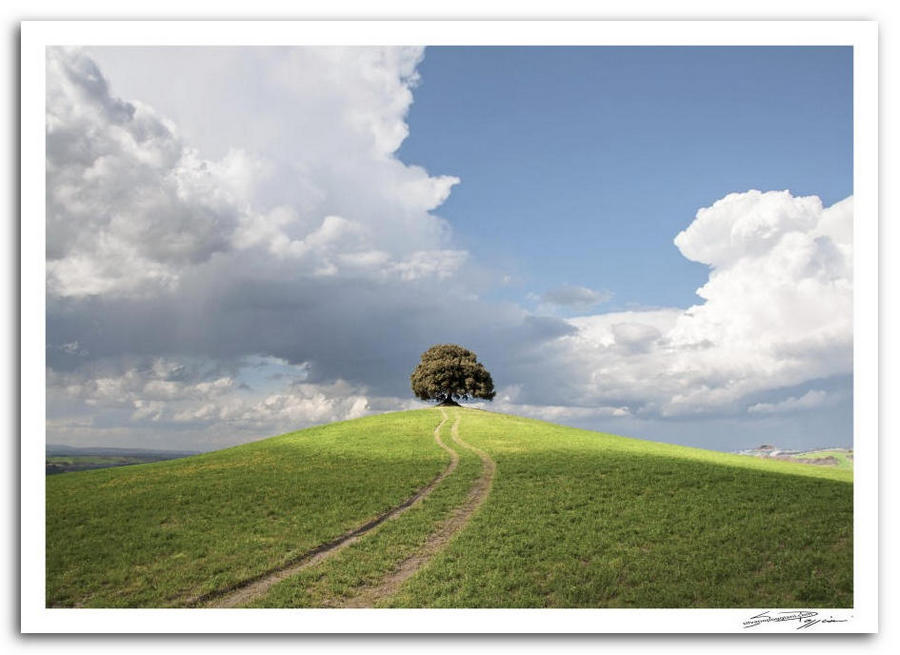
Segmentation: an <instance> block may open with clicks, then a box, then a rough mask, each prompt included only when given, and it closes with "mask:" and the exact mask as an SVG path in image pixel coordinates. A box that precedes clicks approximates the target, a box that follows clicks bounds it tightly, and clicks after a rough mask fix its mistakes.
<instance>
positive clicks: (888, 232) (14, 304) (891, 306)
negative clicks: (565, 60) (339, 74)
mask: <svg viewBox="0 0 900 655" xmlns="http://www.w3.org/2000/svg"><path fill="white" fill-rule="evenodd" d="M134 4H136V5H137V8H136V9H132V10H130V11H129V12H128V13H123V11H122V9H121V8H120V5H124V3H113V2H93V1H91V2H80V3H77V4H75V3H71V2H69V3H65V2H43V3H38V2H31V3H24V2H19V1H17V0H13V2H8V3H7V5H6V6H4V9H2V10H0V12H2V14H3V18H4V19H5V20H4V22H3V25H4V27H5V28H6V30H5V36H6V40H5V45H6V49H5V50H4V53H5V55H6V62H5V63H6V65H5V66H4V67H3V68H2V75H4V82H5V86H4V88H5V89H6V91H7V94H6V97H7V99H8V102H6V103H2V111H3V112H4V113H3V118H4V119H5V120H4V125H5V126H6V128H7V129H6V130H5V131H4V138H5V139H6V142H5V145H6V147H5V148H4V151H3V152H4V153H5V155H6V156H5V157H4V158H3V160H2V162H3V163H2V166H4V167H5V169H6V170H5V172H6V175H4V176H2V178H0V179H2V183H3V184H4V185H5V187H4V191H5V193H4V194H3V198H5V199H8V202H9V212H8V216H9V217H10V218H9V221H8V224H7V231H6V232H5V233H4V236H5V239H6V240H5V241H4V244H5V245H6V246H7V249H6V254H7V266H6V268H5V269H4V271H5V274H6V276H7V279H6V282H7V284H6V285H5V287H4V289H5V291H6V294H7V296H6V299H7V307H8V313H9V320H8V321H7V322H6V323H5V324H4V325H5V329H6V330H7V332H6V336H7V338H6V340H5V342H4V343H5V345H6V348H5V349H4V350H3V357H4V359H3V361H2V364H4V365H5V366H4V367H3V368H4V370H5V371H7V375H6V376H5V377H3V378H2V384H3V385H4V388H3V391H4V392H5V393H2V394H0V399H2V401H3V402H4V403H6V404H5V405H4V407H3V409H4V410H5V412H4V414H5V416H7V417H8V420H9V423H8V424H9V425H10V430H9V433H8V450H7V460H8V469H7V486H6V489H7V490H8V498H7V502H6V503H4V505H3V509H4V519H6V520H5V525H6V526H8V533H7V534H8V535H9V538H7V539H5V540H3V541H2V542H0V543H2V548H3V550H4V554H5V555H6V557H5V558H4V560H3V561H4V562H6V563H7V566H8V569H7V580H8V584H7V593H6V594H5V595H4V596H3V600H4V612H3V614H4V617H3V618H4V619H5V621H4V623H3V626H4V628H5V630H4V631H3V632H4V638H5V640H6V641H7V642H8V643H7V645H8V646H11V647H13V648H15V649H16V650H20V649H21V650H24V649H27V650H29V651H37V652H43V651H45V650H46V651H51V652H53V651H56V650H67V651H68V650H76V651H77V650H80V649H89V650H90V651H91V652H93V651H95V650H100V651H102V650H106V649H111V650H114V651H119V650H122V649H123V647H126V648H128V649H129V650H132V649H138V650H146V651H148V652H156V651H157V650H160V649H175V650H182V649H187V648H190V649H191V650H198V649H199V650H206V649H212V648H215V649H216V650H217V651H218V650H225V651H229V650H232V649H240V650H245V649H248V648H253V649H255V648H259V647H261V646H263V647H266V648H269V647H271V648H273V649H276V650H287V649H291V650H293V649H295V648H298V647H299V648H314V649H320V648H322V647H323V646H327V647H328V649H329V650H331V649H344V650H350V649H352V650H361V649H364V650H365V651H398V650H399V651H407V650H410V651H411V650H413V649H415V650H416V651H419V650H421V649H423V648H428V649H436V650H439V651H444V650H451V651H452V650H459V649H463V648H465V649H467V650H468V649H471V648H476V650H479V649H490V650H491V651H503V652H511V651H512V650H513V649H515V650H516V651H518V650H538V651H544V650H547V649H550V648H553V649H556V648H559V647H563V648H571V649H573V650H587V649H591V650H592V651H594V650H596V649H598V648H605V647H609V646H611V645H613V643H616V644H618V646H619V647H621V648H624V647H628V648H629V650H631V649H632V648H634V647H635V646H638V645H639V644H640V645H641V647H642V648H646V649H648V650H649V649H653V650H656V649H665V650H685V649H691V650H694V649H696V648H711V649H714V650H716V651H718V650H720V649H721V648H722V647H723V645H724V644H723V643H722V640H723V639H725V638H724V637H719V638H710V637H706V638H693V639H692V638H688V637H663V636H658V637H635V636H632V637H618V638H616V637H609V636H607V637H578V638H574V637H571V638H565V637H555V638H542V637H534V636H531V637H518V638H515V637H503V638H487V637H482V638H477V639H476V638H464V637H453V638H451V637H443V638H435V637H432V638H430V639H428V638H426V637H416V638H409V637H407V638H405V639H395V640H388V639H387V638H385V637H364V636H360V637H355V638H341V639H336V638H329V639H325V638H318V639H313V638H310V637H305V638H288V637H281V638H270V639H266V640H264V641H262V642H261V641H260V638H258V637H257V638H252V637H248V638H240V637H218V638H214V637H206V638H203V639H199V638H187V637H182V638H163V637H152V638H150V637H147V638H143V639H137V638H134V637H132V638H130V639H127V640H126V638H124V637H118V638H104V639H99V638H95V639H89V638H85V637H80V638H77V637H53V638H51V637H27V638H23V637H19V636H18V634H17V633H18V624H19V619H18V607H17V606H18V597H19V588H18V577H19V574H18V552H17V550H18V548H17V543H18V526H17V523H18V500H19V499H18V476H17V472H16V471H17V468H18V449H17V442H18V438H19V425H18V422H17V411H18V394H17V392H18V368H17V367H18V333H17V330H18V328H17V324H18V314H17V311H18V297H17V295H18V293H17V288H18V277H17V276H18V267H19V257H18V231H17V228H16V225H17V218H18V213H19V208H18V202H17V200H18V199H17V187H18V177H17V172H18V146H17V134H18V109H17V107H18V95H17V93H18V82H19V80H18V65H19V62H18V56H17V55H18V40H17V24H18V21H19V20H21V19H40V18H46V19H67V18H76V19H106V18H122V19H129V18H131V19H134V18H158V19H163V18H166V19H177V18H183V19H192V18H212V19H218V18H245V19H246V18H294V19H301V18H319V19H324V18H328V19H341V18H362V19H366V18H378V17H380V18H419V19H429V18H432V19H437V18H469V19H479V18H484V19H490V18H543V19H547V18H593V19H626V18H627V19H646V18H653V19H671V18H680V19H688V18H691V19H709V18H716V19H748V18H754V19H821V18H830V19H844V20H846V19H869V20H872V19H874V20H878V21H880V23H881V25H880V35H879V36H880V41H881V83H882V86H881V95H882V97H881V116H882V118H881V126H880V127H881V144H882V155H881V171H880V173H881V175H880V177H881V221H880V241H881V244H882V245H881V253H880V261H881V276H882V277H881V288H880V294H881V300H882V305H881V325H880V331H881V335H882V340H881V341H882V342H881V363H882V364H881V367H882V368H881V378H882V382H881V389H880V397H881V399H882V403H881V406H882V412H883V414H882V420H881V442H880V458H881V461H882V475H881V476H880V477H881V481H882V482H881V489H882V502H881V516H882V518H883V519H886V518H887V517H888V515H889V513H888V508H890V507H891V506H892V505H893V503H892V502H891V501H892V500H893V498H894V495H893V494H894V493H895V491H894V489H895V487H896V485H895V484H892V482H891V475H890V468H889V463H890V462H892V461H893V459H894V457H895V455H894V453H895V450H896V449H895V448H894V447H893V446H892V444H891V442H890V435H891V434H892V432H893V430H892V428H893V427H894V425H895V423H894V421H895V420H896V418H895V416H893V415H892V406H891V402H890V400H889V399H890V398H896V393H897V388H896V382H895V380H894V378H895V377H896V367H893V366H891V363H893V362H895V361H896V347H895V346H893V345H892V343H891V342H889V341H888V339H887V338H886V337H887V335H890V334H893V333H896V325H897V322H896V312H897V309H896V303H895V302H894V303H890V296H891V295H894V296H896V293H894V294H891V291H892V290H893V289H894V286H893V285H892V284H891V283H892V282H893V281H895V279H896V270H897V266H896V265H895V264H892V262H891V261H890V253H892V252H893V250H894V248H893V247H894V246H896V245H897V242H896V236H895V235H896V229H895V228H893V227H892V225H891V222H890V221H889V220H887V217H890V216H891V215H892V207H893V205H892V201H893V198H892V197H891V189H890V182H889V181H890V180H893V179H895V178H896V171H895V170H894V168H895V167H894V166H893V158H894V155H895V152H896V137H895V131H894V130H893V129H892V121H891V116H892V114H894V113H896V110H894V109H893V108H894V107H895V106H896V103H895V102H894V100H895V96H896V89H895V88H894V87H895V86H896V82H895V78H896V73H895V71H896V70H897V66H896V61H895V60H896V51H897V50H896V47H895V45H894V42H893V38H892V37H893V35H894V34H895V33H898V31H900V25H898V24H897V20H900V19H896V18H895V14H896V10H889V3H887V2H865V1H861V2H857V3H853V4H851V3H848V2H821V1H819V2H801V1H797V2H790V1H788V0H781V1H780V2H770V1H769V0H762V1H757V2H754V3H753V4H752V5H750V4H749V3H748V4H747V5H746V6H743V5H741V4H737V3H732V4H733V5H734V6H733V7H732V8H731V9H730V10H729V11H728V12H723V10H722V9H721V8H720V6H719V3H715V2H687V1H682V2H679V3H678V7H679V11H678V13H674V12H673V10H672V9H671V8H670V7H671V6H673V5H672V3H666V2H640V1H638V0H633V1H632V2H630V3H629V4H628V5H627V7H626V6H625V4H624V3H616V6H615V7H608V8H605V7H603V5H601V4H599V3H588V2H574V1H573V2H566V1H565V0H556V1H555V2H552V3H543V5H544V6H546V7H549V8H550V9H543V10H542V9H541V6H540V4H538V3H527V2H521V1H520V2H517V3H502V2H495V3H490V2H486V1H485V0H482V1H481V2H470V1H458V2H456V3H454V4H453V6H452V7H451V6H450V5H449V4H443V3H442V4H440V5H436V6H435V7H434V8H432V9H430V10H428V11H425V10H424V9H422V8H421V7H420V6H419V5H420V4H424V3H414V2H387V1H386V0H382V1H381V2H379V3H365V2H339V1H338V0H332V1H331V2H329V3H327V4H326V5H324V8H319V9H317V10H316V9H313V8H304V7H302V5H300V4H299V3H286V2H275V1H268V0H256V1H255V2H253V3H252V4H247V3H244V7H243V8H242V7H241V6H239V5H237V3H227V2H224V1H221V0H220V1H219V2H187V1H185V0H181V1H180V2H173V1H171V0H157V2H154V3H134ZM374 4H377V6H378V7H379V12H378V13H377V14H376V13H375V10H374V9H372V8H370V7H369V6H368V5H374ZM292 5H298V6H299V7H300V9H294V8H292ZM512 7H514V8H515V13H513V10H512V9H511V8H512ZM551 9H552V11H551ZM892 82H893V84H892ZM23 366H25V367H27V366H28V362H27V361H23ZM41 437H42V435H40V436H38V437H37V438H39V439H40V440H41V442H43V439H42V438H41ZM895 533H896V528H895V527H894V525H892V524H891V523H889V522H886V521H882V532H881V552H882V554H883V557H882V558H881V563H880V564H881V569H880V570H881V576H880V577H881V581H882V586H881V601H882V606H881V612H880V614H881V619H882V620H881V627H882V633H883V634H882V635H881V636H880V637H876V638H866V637H851V636H846V637H841V636H835V635H821V636H812V635H810V636H806V637H805V638H803V639H802V641H798V640H797V639H796V638H795V639H792V640H787V639H782V640H780V641H778V642H773V641H772V638H747V637H743V636H742V635H741V636H739V637H738V638H734V637H732V638H731V639H730V640H729V643H728V646H727V647H728V648H738V649H740V648H753V649H757V648H766V649H769V648H773V647H774V648H782V647H783V648H786V647H788V646H790V647H792V649H794V648H797V647H813V648H815V649H816V650H826V651H827V650H830V649H835V648H836V649H839V650H841V651H845V650H856V649H858V648H862V649H866V650H869V649H871V650H878V651H880V650H884V649H886V647H887V646H888V641H887V639H886V637H887V638H890V637H891V634H892V632H894V631H893V630H892V621H891V618H890V617H891V614H892V611H891V610H892V609H893V606H892V603H891V591H892V589H893V585H891V580H892V578H893V575H892V574H893V571H894V570H895V568H896V567H895V566H894V565H893V564H892V562H891V561H890V559H889V558H888V557H887V556H886V555H887V554H888V553H889V552H890V550H891V545H893V544H896V540H895V539H894V537H895ZM426 640H427V641H426ZM126 641H127V643H126Z"/></svg>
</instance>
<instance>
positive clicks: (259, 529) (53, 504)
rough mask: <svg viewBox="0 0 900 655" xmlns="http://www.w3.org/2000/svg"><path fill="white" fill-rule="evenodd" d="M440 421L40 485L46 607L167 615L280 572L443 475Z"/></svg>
mask: <svg viewBox="0 0 900 655" xmlns="http://www.w3.org/2000/svg"><path fill="white" fill-rule="evenodd" d="M439 420H440V416H439V415H438V414H437V413H436V412H433V411H429V410H421V411H414V412H405V413H403V414H385V415H381V416H374V417H369V418H364V419H359V420H355V421H348V422H344V423H336V424H331V425H327V426H322V427H318V428H311V429H308V430H303V431H301V432H296V433H292V434H287V435H283V436H280V437H275V438H272V439H266V440H263V441H258V442H255V443H251V444H247V445H244V446H239V447H236V448H230V449H227V450H221V451H217V452H214V453H207V454H204V455H197V456H194V457H188V458H184V459H179V460H171V461H166V462H157V463H153V464H142V465H137V466H130V467H126V468H113V469H101V470H95V471H85V472H79V473H67V474H65V475H56V476H48V477H47V481H46V484H47V487H46V488H47V593H46V601H47V605H48V606H73V605H78V606H86V607H129V606H144V607H165V606H178V605H181V604H183V603H184V601H185V600H186V599H188V598H190V597H192V596H194V595H198V594H202V593H205V592H208V591H212V590H215V589H219V588H222V587H227V586H229V585H232V584H234V583H236V582H239V581H241V580H244V579H247V578H248V577H252V576H253V575H257V574H260V573H262V572H264V571H266V570H269V569H271V568H273V567H276V566H278V565H280V564H283V563H284V562H286V561H288V560H290V559H291V558H292V557H295V556H297V555H298V554H300V553H303V552H305V551H306V550H308V549H310V548H312V547H314V546H316V545H318V544H319V543H322V542H323V541H327V540H329V539H331V538H334V537H336V536H338V535H340V534H343V533H344V532H346V531H348V530H349V529H351V528H353V527H355V526H357V525H359V524H361V523H364V522H365V521H366V520H367V519H370V518H373V517H375V516H377V515H378V514H380V513H382V512H384V511H385V510H387V509H389V508H390V507H392V506H394V505H397V504H399V503H400V502H402V501H403V500H405V499H406V498H408V497H409V496H411V495H412V494H413V493H414V492H415V491H416V490H417V489H419V488H421V487H423V486H424V485H426V484H427V483H428V482H430V481H431V480H432V479H433V478H434V477H435V476H436V475H437V474H438V473H439V472H440V471H441V470H443V469H444V468H445V467H446V465H447V463H448V462H449V456H448V455H447V453H445V452H444V451H443V450H441V449H440V448H438V446H437V445H436V444H435V443H434V439H433V437H432V430H433V429H434V427H435V426H436V425H437V423H438V422H439Z"/></svg>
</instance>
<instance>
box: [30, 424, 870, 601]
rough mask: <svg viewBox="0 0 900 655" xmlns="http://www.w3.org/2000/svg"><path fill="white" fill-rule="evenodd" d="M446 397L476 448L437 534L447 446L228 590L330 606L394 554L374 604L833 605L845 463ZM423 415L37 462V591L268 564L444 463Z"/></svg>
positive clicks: (845, 534) (147, 596) (461, 468)
mask: <svg viewBox="0 0 900 655" xmlns="http://www.w3.org/2000/svg"><path fill="white" fill-rule="evenodd" d="M447 413H448V415H449V416H450V418H451V419H454V420H455V419H457V418H458V419H459V425H458V428H459V435H460V436H461V438H462V439H464V440H465V442H466V444H467V445H471V446H472V447H475V448H477V449H480V451H481V452H482V453H484V454H485V455H487V456H489V457H490V458H491V460H492V461H493V462H495V463H496V473H495V474H494V476H493V482H492V484H491V486H490V488H489V490H488V491H489V493H487V496H486V499H485V500H484V502H483V505H481V506H480V508H479V509H478V510H477V511H476V512H475V513H474V514H473V515H472V517H471V519H470V520H469V521H468V522H467V523H466V524H464V525H462V526H461V527H460V529H459V530H458V532H456V533H454V534H453V536H452V538H451V539H450V540H449V542H447V543H446V544H445V545H442V547H441V548H440V549H438V550H436V551H434V552H431V553H428V555H427V556H425V555H422V553H423V551H422V549H423V548H425V547H426V546H427V542H428V541H429V539H431V538H432V536H433V535H434V534H435V533H436V532H437V531H439V530H440V527H441V526H442V525H445V522H446V521H449V520H450V518H451V517H452V516H454V515H455V513H458V511H459V510H458V509H457V508H458V507H459V506H461V504H462V503H463V502H464V499H465V498H466V497H468V496H469V495H470V494H471V489H474V486H473V485H474V484H475V481H476V480H478V479H479V476H483V474H484V469H483V468H482V460H480V459H479V457H477V456H475V454H474V451H471V450H469V449H468V447H462V446H461V445H460V444H450V445H451V446H452V447H453V449H454V450H455V451H456V452H457V453H458V455H459V465H458V467H457V468H456V470H455V471H454V472H453V474H452V475H450V476H449V477H448V478H446V479H445V480H443V482H441V484H440V485H439V486H437V487H436V488H435V490H434V491H433V493H432V494H431V495H430V496H428V497H427V498H426V499H425V500H424V501H423V502H421V503H419V504H416V505H414V506H413V507H412V508H410V509H409V511H406V512H405V513H403V514H402V515H398V516H397V518H395V519H392V520H389V521H387V522H385V523H384V524H382V525H380V526H379V527H377V528H375V529H373V530H372V531H371V533H367V534H365V535H364V536H362V537H360V538H359V540H358V541H355V542H354V543H351V544H350V545H349V546H347V547H346V548H344V549H343V550H340V551H336V552H335V553H334V555H333V556H330V557H328V558H325V559H323V560H322V561H317V562H315V563H314V564H311V565H310V566H309V568H306V569H304V570H302V571H300V572H299V573H296V574H294V575H291V576H289V577H287V578H286V579H283V580H281V581H278V582H275V583H273V584H272V585H271V586H267V587H265V589H263V590H262V591H261V592H260V594H258V595H257V596H255V597H253V598H252V599H250V600H248V601H247V602H248V604H249V605H251V606H257V607H320V606H341V605H345V604H351V605H352V604H353V602H354V599H357V598H360V597H365V594H366V593H367V590H371V589H372V588H377V587H378V585H382V586H384V581H385V580H389V579H390V578H391V576H392V575H395V574H396V572H397V571H400V570H403V569H404V567H406V568H408V567H409V566H410V562H413V563H414V564H415V568H414V574H412V575H411V577H409V578H408V579H404V581H403V582H402V584H399V585H398V586H397V588H396V589H393V590H392V591H391V594H390V595H388V596H383V597H378V599H377V602H376V603H375V604H376V605H378V606H388V607H792V606H803V607H849V606H852V592H853V579H852V571H853V566H852V555H853V552H852V523H853V521H852V495H853V494H852V491H853V486H852V472H851V471H847V470H841V469H838V468H837V467H821V466H809V465H806V464H801V463H796V462H784V461H772V460H766V459H759V458H752V457H746V456H742V455H729V454H725V453H718V452H713V451H706V450H699V449H693V448H684V447H679V446H672V445H668V444H660V443H654V442H648V441H640V440H636V439H628V438H624V437H616V436H612V435H606V434H599V433H596V432H589V431H585V430H578V429H574V428H567V427H563V426H558V425H553V424H550V423H544V422H541V421H534V420H529V419H523V418H519V417H515V416H506V415H500V414H494V413H490V412H484V411H478V410H471V409H451V410H447ZM440 420H441V415H440V414H439V412H438V411H436V410H419V411H414V412H402V413H394V414H385V415H382V416H376V417H370V418H367V419H361V420H357V421H349V422H345V423H336V424H332V425H328V426H322V427H319V428H313V429H310V430H304V431H301V432H298V433H294V434H292V435H285V436H282V437H276V438H274V439H269V440H265V441H260V442H256V443H254V444H250V445H247V446H241V447H239V448H233V449H229V450H225V451H219V452H217V453H209V454H207V455H202V456H197V457H192V458H188V459H183V460H174V461H171V462H163V463H159V464H151V465H139V466H135V467H127V468H120V469H109V470H103V471H93V472H87V473H73V474H67V475H64V476H51V477H48V479H47V489H48V504H47V510H48V528H47V533H48V570H47V574H48V586H47V589H48V591H47V602H48V605H74V604H78V605H85V606H177V605H181V604H184V603H185V602H186V601H187V600H188V599H189V598H191V596H192V595H194V594H197V593H199V592H207V591H214V590H217V589H218V590H221V589H226V588H229V587H231V586H234V585H236V584H237V585H239V584H240V583H241V581H242V580H249V579H251V578H253V577H254V576H258V575H259V574H260V573H261V572H265V571H271V570H275V569H277V568H278V566H279V565H280V564H283V563H284V562H287V561H290V560H291V558H292V557H293V558H295V557H296V556H297V555H298V554H299V553H303V552H304V551H306V550H309V549H310V548H313V547H314V546H316V545H317V544H321V543H323V542H325V541H327V540H328V539H330V538H332V537H334V536H335V535H339V534H341V533H343V532H345V531H347V530H348V529H351V528H353V527H354V526H358V525H361V524H362V523H364V522H365V521H366V520H368V519H371V518H372V517H374V516H376V515H378V514H379V513H380V512H383V511H385V510H386V509H387V508H389V507H391V506H396V505H397V504H398V503H399V502H401V501H402V500H403V499H404V498H408V497H409V496H410V495H411V494H412V493H413V492H414V491H415V490H416V489H419V488H421V487H423V486H424V485H426V484H427V483H428V482H429V481H430V480H432V479H434V477H435V476H436V475H437V474H438V473H439V472H440V471H441V470H443V469H444V468H445V467H446V465H447V462H448V455H447V453H445V452H444V451H443V450H441V449H440V448H439V447H438V446H437V445H436V443H435V441H434V439H433V437H432V431H433V430H434V428H435V426H436V425H438V423H439V422H440ZM448 427H449V426H448ZM444 442H445V443H448V444H449V443H450V442H449V439H448V435H447V428H445V431H444ZM417 558H418V559H417Z"/></svg>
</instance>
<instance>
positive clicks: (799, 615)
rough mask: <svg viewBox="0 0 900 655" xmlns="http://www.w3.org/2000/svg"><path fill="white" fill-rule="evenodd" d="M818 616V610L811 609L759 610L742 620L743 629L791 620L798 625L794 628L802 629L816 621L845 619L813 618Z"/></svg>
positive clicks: (834, 621)
mask: <svg viewBox="0 0 900 655" xmlns="http://www.w3.org/2000/svg"><path fill="white" fill-rule="evenodd" d="M817 616H819V613H818V612H813V611H811V610H794V611H790V612H776V613H775V614H772V613H770V612H769V610H766V611H765V612H761V613H759V614H757V615H756V616H751V617H750V618H749V619H748V620H746V621H744V629H745V630H746V629H747V628H755V627H756V626H758V625H760V624H762V623H787V622H791V621H797V622H798V623H799V624H800V625H798V626H797V627H796V628H795V630H803V629H805V628H809V627H812V626H814V625H816V624H817V623H846V622H847V619H836V618H834V617H832V616H829V617H827V618H825V617H823V618H815V617H817Z"/></svg>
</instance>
